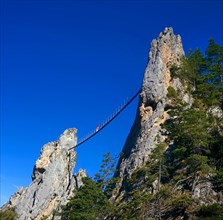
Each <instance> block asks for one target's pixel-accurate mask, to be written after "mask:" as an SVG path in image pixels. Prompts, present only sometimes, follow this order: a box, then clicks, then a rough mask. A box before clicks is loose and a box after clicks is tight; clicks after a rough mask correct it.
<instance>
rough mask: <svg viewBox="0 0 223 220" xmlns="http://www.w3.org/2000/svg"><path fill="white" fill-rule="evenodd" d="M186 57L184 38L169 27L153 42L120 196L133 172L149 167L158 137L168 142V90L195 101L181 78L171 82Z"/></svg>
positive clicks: (121, 166) (122, 159)
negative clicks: (174, 70)
mask: <svg viewBox="0 0 223 220" xmlns="http://www.w3.org/2000/svg"><path fill="white" fill-rule="evenodd" d="M183 55H184V51H183V48H182V42H181V37H180V36H179V35H177V36H176V35H174V33H173V30H172V28H166V29H165V30H164V32H161V33H160V35H159V37H158V39H156V40H153V41H152V43H151V49H150V52H149V62H148V65H147V67H146V70H145V74H144V79H143V85H142V90H141V94H140V99H139V104H138V109H137V114H136V119H135V122H134V124H133V126H132V128H131V131H130V133H129V135H128V137H127V140H126V143H125V145H124V147H123V150H122V152H123V153H122V157H120V159H119V162H118V166H117V170H118V171H119V172H118V173H117V176H118V177H120V179H121V181H120V182H119V183H118V186H117V189H116V190H115V191H116V192H117V193H118V192H119V193H118V194H119V195H120V193H122V192H124V190H125V182H126V180H127V179H128V178H129V177H130V176H131V174H132V173H133V171H134V170H136V169H137V168H139V167H141V166H143V165H145V163H146V161H147V159H148V156H149V154H150V153H151V151H152V150H153V149H154V148H155V147H156V144H157V137H158V135H159V136H160V138H161V139H165V136H164V135H163V134H162V129H161V126H160V125H161V124H163V123H164V122H165V121H166V119H167V118H168V114H167V112H166V110H167V108H168V106H169V105H170V104H171V103H170V100H169V99H168V97H167V93H168V90H167V89H168V87H169V86H172V87H173V88H174V89H175V90H176V91H178V92H179V94H180V96H181V98H182V100H184V101H185V102H187V103H190V102H191V98H190V97H189V95H187V94H186V93H185V92H184V91H183V92H181V91H180V90H183V86H182V84H181V82H180V81H179V80H178V79H174V80H171V76H170V67H171V66H172V65H173V64H176V65H177V64H180V60H181V57H182V56H183Z"/></svg>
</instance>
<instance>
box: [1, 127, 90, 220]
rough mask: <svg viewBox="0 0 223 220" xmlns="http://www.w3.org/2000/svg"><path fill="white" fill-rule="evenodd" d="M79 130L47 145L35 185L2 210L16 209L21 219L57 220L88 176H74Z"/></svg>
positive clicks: (35, 174)
mask: <svg viewBox="0 0 223 220" xmlns="http://www.w3.org/2000/svg"><path fill="white" fill-rule="evenodd" d="M76 131H77V130H76V129H67V130H65V131H64V133H63V134H62V135H61V136H60V138H59V140H58V141H55V142H50V143H48V144H46V145H44V146H43V148H42V150H41V154H40V157H39V159H38V160H37V161H36V164H35V166H34V169H33V174H32V183H31V184H30V185H29V186H28V187H27V188H20V189H19V190H18V191H17V192H16V193H15V194H14V195H13V196H12V197H11V198H10V200H9V202H8V203H6V204H5V205H4V206H3V207H2V208H1V210H5V209H9V208H14V209H15V211H16V213H17V215H18V219H19V220H31V219H36V220H38V219H42V218H44V217H47V219H56V218H57V217H55V216H54V214H55V211H58V210H59V208H60V206H61V205H64V204H66V202H67V199H68V198H69V197H70V196H71V195H72V194H73V190H74V189H75V188H78V187H79V186H80V185H81V184H82V181H81V179H82V178H83V177H85V176H86V173H85V171H84V170H80V171H79V173H78V174H77V175H75V176H73V169H74V166H75V163H76V152H75V151H73V150H68V149H69V148H70V147H73V146H75V145H76V141H77V137H76Z"/></svg>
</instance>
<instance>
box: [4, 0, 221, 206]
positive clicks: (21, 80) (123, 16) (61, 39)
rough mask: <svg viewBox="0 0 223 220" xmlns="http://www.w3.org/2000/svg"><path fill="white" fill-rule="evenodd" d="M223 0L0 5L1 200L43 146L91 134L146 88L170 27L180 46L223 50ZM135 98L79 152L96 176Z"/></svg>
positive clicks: (125, 126) (21, 181)
mask: <svg viewBox="0 0 223 220" xmlns="http://www.w3.org/2000/svg"><path fill="white" fill-rule="evenodd" d="M222 2H223V1H220V0H219V1H215V0H210V1H192V0H191V1H190V0H189V1H184V0H181V1H164V0H160V1H124V0H123V1H62V0H61V1H20V0H17V1H10V0H8V1H5V0H2V1H1V154H0V156H1V170H0V177H1V185H0V191H1V192H0V193H1V200H0V203H1V204H2V203H4V202H6V201H7V199H8V198H9V196H10V195H11V194H12V193H14V192H15V191H16V189H17V187H18V186H28V185H29V184H30V183H31V173H32V170H33V166H34V164H35V161H36V159H37V158H38V157H39V154H40V150H41V148H42V146H43V145H44V144H46V143H47V142H50V141H55V140H57V138H58V137H59V135H60V134H61V133H62V132H63V131H64V130H65V129H67V128H70V127H75V128H77V129H78V137H80V138H81V137H82V136H84V135H86V133H88V132H89V131H91V130H92V129H95V127H96V125H97V124H98V123H100V122H101V121H102V120H104V119H105V118H106V117H107V116H108V115H109V114H110V113H111V112H113V110H114V109H115V108H116V107H117V106H118V105H119V104H120V103H121V102H122V101H123V100H124V99H125V98H126V97H127V96H131V95H132V94H133V93H134V92H135V91H136V90H138V88H139V87H140V85H141V82H142V79H143V74H144V69H145V67H146V64H147V60H148V52H149V47H150V42H151V40H152V39H154V38H156V37H157V36H158V35H159V33H160V32H161V31H163V30H164V28H165V27H169V26H172V27H173V29H174V32H175V34H180V35H181V37H182V40H183V46H184V50H185V52H186V53H187V52H188V50H189V48H192V49H196V48H200V49H201V50H202V51H204V50H205V48H206V46H207V43H208V39H210V38H214V39H215V40H216V42H217V43H219V44H221V45H223V42H222V41H223V3H222ZM136 107H137V100H135V101H134V103H132V104H131V106H129V107H128V109H126V110H125V111H124V112H123V113H122V114H121V115H120V116H119V117H118V118H117V119H116V120H115V121H114V122H112V124H110V125H109V126H108V127H107V128H105V129H104V130H103V131H102V132H101V133H99V134H98V135H97V136H96V137H94V138H93V139H91V140H90V141H89V142H86V143H85V144H84V145H82V146H81V147H80V148H78V149H77V152H78V160H77V165H76V168H75V171H77V170H78V169H79V168H80V167H82V168H84V169H86V170H87V172H88V173H89V175H91V176H93V175H94V174H95V173H96V172H97V170H98V169H99V166H100V164H101V160H102V155H103V154H104V153H107V152H111V154H112V155H113V156H114V155H117V154H118V153H120V152H121V149H122V147H123V144H124V142H125V139H126V137H127V135H128V132H129V130H130V128H131V125H132V123H133V120H134V117H135V114H136Z"/></svg>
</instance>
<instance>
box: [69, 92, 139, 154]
mask: <svg viewBox="0 0 223 220" xmlns="http://www.w3.org/2000/svg"><path fill="white" fill-rule="evenodd" d="M140 92H141V89H140V90H139V91H138V92H137V93H136V94H135V95H134V96H133V97H132V98H131V99H129V100H128V99H127V100H125V101H124V102H123V103H122V104H121V105H120V106H119V107H118V108H117V109H116V111H115V112H113V113H112V114H111V115H110V116H109V117H108V118H107V119H106V120H105V121H103V122H102V123H101V124H99V125H98V126H97V127H96V129H95V130H93V131H92V132H90V133H89V134H88V135H87V136H86V137H85V138H84V139H81V140H80V141H79V142H78V143H77V144H76V145H75V146H74V147H71V148H69V150H71V149H74V148H76V147H78V146H80V145H81V144H83V143H85V142H86V141H88V140H90V139H91V138H92V137H94V136H95V135H96V134H98V133H99V132H100V131H101V130H102V129H104V128H105V127H106V126H107V125H109V124H110V123H111V122H112V121H113V120H114V119H115V118H116V117H117V116H118V115H119V114H120V113H121V112H122V111H123V110H124V109H125V108H126V107H127V106H128V105H129V104H130V103H131V102H132V101H133V100H134V99H135V98H136V97H137V96H138V95H139V93H140Z"/></svg>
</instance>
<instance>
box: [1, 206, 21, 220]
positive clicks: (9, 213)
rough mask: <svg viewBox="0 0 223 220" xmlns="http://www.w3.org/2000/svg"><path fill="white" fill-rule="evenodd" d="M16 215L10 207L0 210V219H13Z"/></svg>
mask: <svg viewBox="0 0 223 220" xmlns="http://www.w3.org/2000/svg"><path fill="white" fill-rule="evenodd" d="M16 216H17V215H16V212H15V211H14V210H12V209H9V210H5V211H2V212H0V219H1V220H15V219H16Z"/></svg>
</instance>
